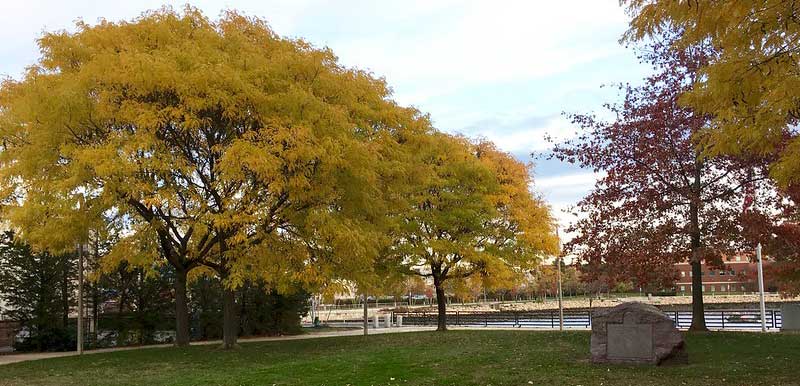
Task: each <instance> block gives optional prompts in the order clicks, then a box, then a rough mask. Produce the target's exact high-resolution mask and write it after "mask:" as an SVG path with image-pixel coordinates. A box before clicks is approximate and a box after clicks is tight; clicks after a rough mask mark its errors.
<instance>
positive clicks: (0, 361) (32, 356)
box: [0, 326, 435, 366]
mask: <svg viewBox="0 0 800 386" xmlns="http://www.w3.org/2000/svg"><path fill="white" fill-rule="evenodd" d="M434 329H435V327H419V326H411V327H391V328H378V329H373V328H370V329H369V334H370V335H379V334H394V333H401V332H416V331H432V330H434ZM363 334H364V330H361V329H353V330H344V331H330V332H318V333H316V332H311V333H308V334H302V335H287V336H271V337H259V338H240V339H239V340H238V341H239V343H248V342H273V341H274V342H279V341H284V340H300V339H317V338H330V337H336V336H358V335H363ZM214 344H217V345H218V344H222V341H221V340H208V341H201V342H192V343H191V345H192V346H205V345H214ZM159 347H173V345H172V344H155V345H149V346H132V347H117V348H103V349H96V350H87V351H84V352H83V354H84V355H90V354H102V353H108V352H116V351H129V350H141V349H148V348H159ZM76 355H78V353H77V351H66V352H45V353H26V354H12V355H0V366H2V365H7V364H11V363H17V362H25V361H34V360H39V359H48V358H60V357H70V356H76Z"/></svg>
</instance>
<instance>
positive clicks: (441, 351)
mask: <svg viewBox="0 0 800 386" xmlns="http://www.w3.org/2000/svg"><path fill="white" fill-rule="evenodd" d="M687 344H688V350H689V360H690V364H689V365H684V366H674V367H649V366H608V365H603V366H599V365H593V364H591V363H589V362H588V357H589V355H588V351H589V333H588V332H565V333H559V332H542V331H530V330H528V331H526V330H516V331H508V330H506V331H489V330H483V331H481V330H469V331H464V330H460V331H448V332H447V333H444V334H440V333H436V332H417V333H399V334H385V335H375V336H369V337H366V338H365V337H363V336H350V337H334V338H318V339H308V340H295V341H279V342H259V343H244V344H242V345H241V347H240V348H239V349H237V350H235V351H229V352H225V351H220V350H219V349H218V348H216V347H214V346H194V347H189V348H183V349H178V348H154V349H142V350H133V351H121V352H114V353H105V354H93V355H87V356H84V357H66V358H55V359H47V360H39V361H31V362H23V363H17V364H12V365H5V366H0V385H2V386H10V385H59V386H62V385H146V386H159V385H175V386H178V385H226V386H227V385H230V386H234V385H236V386H239V385H259V386H260V385H266V386H270V385H351V386H361V385H364V386H370V385H376V386H377V385H409V386H411V385H438V386H445V385H458V386H464V385H484V386H485V385H493V386H501V385H521V386H525V385H531V384H532V385H573V386H574V385H583V386H589V385H604V386H609V385H636V386H639V385H709V386H710V385H748V386H755V385H800V371H799V370H798V368H800V366H798V365H800V335H787V334H776V333H771V334H757V333H732V332H724V333H723V332H715V333H706V334H688V336H687ZM796 366H798V367H796Z"/></svg>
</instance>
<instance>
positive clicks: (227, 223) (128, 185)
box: [0, 6, 429, 347]
mask: <svg viewBox="0 0 800 386" xmlns="http://www.w3.org/2000/svg"><path fill="white" fill-rule="evenodd" d="M76 27H77V28H76V32H64V31H62V32H52V33H46V34H45V35H44V36H43V37H42V38H41V39H40V40H39V46H40V49H41V54H42V56H41V59H40V60H39V61H38V62H37V63H35V64H33V65H32V66H31V67H29V69H28V70H27V72H26V73H25V75H24V77H23V78H22V79H19V80H14V79H7V80H5V81H4V82H3V83H2V86H0V131H1V133H0V134H1V135H2V139H3V149H2V150H3V151H2V153H0V173H1V175H0V176H1V178H2V184H3V186H2V188H3V193H4V198H5V199H6V203H7V204H8V205H6V206H5V215H6V216H8V218H9V219H10V220H11V222H12V224H13V225H14V226H15V227H16V228H18V229H20V231H21V235H22V236H23V237H25V238H27V239H28V240H30V241H31V242H32V243H33V244H34V245H36V246H38V247H40V248H48V249H66V248H70V247H71V246H72V245H74V243H75V242H77V241H81V240H84V239H85V238H86V237H85V236H84V234H85V233H86V231H83V230H85V229H90V228H93V227H94V228H97V227H99V226H100V225H101V224H98V223H102V221H103V216H106V218H108V217H109V216H110V217H112V218H115V219H116V220H115V221H119V222H121V223H124V224H125V230H124V231H121V235H122V238H121V240H120V241H119V242H118V243H117V244H116V245H115V246H114V247H113V248H112V249H111V251H110V252H109V254H108V256H106V257H105V259H106V262H105V263H106V264H105V266H107V267H113V266H114V265H115V263H117V262H119V261H122V260H127V261H128V262H129V263H133V264H138V265H153V264H169V265H170V266H171V267H172V269H173V270H174V272H175V276H176V280H175V287H174V296H175V300H176V312H175V316H176V332H177V334H176V343H177V344H178V345H186V344H188V342H189V319H188V312H187V299H186V284H187V283H186V281H187V278H188V277H190V276H189V274H190V272H197V270H201V271H203V272H213V273H214V274H216V275H218V276H219V277H220V278H221V279H222V280H223V283H224V285H225V293H224V296H223V299H224V300H223V304H224V307H225V311H224V328H223V335H224V339H223V340H224V346H225V347H231V346H233V345H234V344H235V342H236V336H237V333H238V321H237V319H236V315H235V303H234V302H235V300H234V296H233V290H234V289H235V288H236V287H237V286H238V285H240V284H241V283H242V282H243V281H244V280H246V279H253V280H263V281H266V282H267V283H269V284H270V285H272V286H273V288H284V287H289V286H290V284H296V283H298V282H299V283H301V284H305V285H307V286H309V287H311V288H312V289H313V288H315V287H319V286H323V285H326V284H327V283H330V282H332V281H336V280H350V281H354V282H358V281H359V280H364V281H371V280H373V278H374V276H375V272H374V269H372V267H373V264H372V263H373V260H374V258H375V256H377V255H378V254H379V250H380V248H382V246H383V245H385V237H383V236H382V235H384V234H385V232H384V231H383V230H382V227H383V226H384V223H385V220H384V219H385V218H386V216H385V215H384V212H385V211H386V210H387V209H389V208H391V207H393V206H397V205H401V204H400V203H401V202H402V197H401V195H398V194H396V192H395V190H394V189H393V186H396V185H397V184H398V183H400V182H402V181H403V177H402V176H403V175H404V173H406V172H408V170H410V169H409V168H408V166H406V164H407V163H408V162H407V161H406V160H407V159H408V154H406V153H405V151H404V150H403V148H404V147H403V146H401V144H402V143H403V142H405V141H407V140H408V138H413V137H414V136H416V135H424V134H425V133H426V132H427V131H428V130H429V122H428V119H427V117H425V116H421V115H420V114H419V113H418V111H416V110H414V109H410V108H403V107H400V106H398V105H396V104H395V103H394V102H393V101H392V100H391V95H390V90H389V88H388V87H387V85H386V84H385V82H384V81H383V80H382V79H376V78H375V77H373V76H372V75H371V74H369V73H366V72H364V71H360V70H357V69H351V68H346V67H343V66H342V65H340V64H339V63H338V62H337V58H336V57H335V56H334V55H333V53H332V52H330V50H328V49H320V48H315V47H313V46H311V45H310V44H308V43H307V42H305V41H303V40H298V39H288V38H282V37H280V36H278V35H276V34H275V33H274V32H273V31H272V30H271V29H270V28H269V27H268V25H267V24H266V22H265V21H263V20H261V19H258V18H252V17H245V16H243V15H241V14H239V13H236V12H232V11H231V12H226V13H224V14H223V15H222V16H221V17H220V18H219V19H218V20H210V19H208V18H206V17H205V16H204V15H202V13H201V12H200V11H198V10H197V9H194V8H191V7H188V6H187V7H186V8H185V9H184V10H183V11H181V12H178V11H175V10H173V9H171V8H162V9H160V10H157V11H151V12H146V13H144V14H142V16H140V17H138V18H136V19H134V20H131V21H122V22H108V21H100V22H99V23H98V24H96V25H89V24H86V23H83V22H78V23H77V26H76Z"/></svg>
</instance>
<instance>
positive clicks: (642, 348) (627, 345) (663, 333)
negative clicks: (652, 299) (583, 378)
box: [591, 302, 688, 365]
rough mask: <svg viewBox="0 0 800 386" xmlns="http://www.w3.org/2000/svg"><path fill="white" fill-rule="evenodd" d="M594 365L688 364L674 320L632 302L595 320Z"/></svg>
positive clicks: (608, 311) (592, 345)
mask: <svg viewBox="0 0 800 386" xmlns="http://www.w3.org/2000/svg"><path fill="white" fill-rule="evenodd" d="M591 353H592V362H594V363H645V364H655V365H660V364H665V363H686V362H687V360H688V357H687V355H686V350H685V348H684V341H683V335H682V334H681V332H680V331H678V329H677V328H675V326H674V324H673V322H672V319H670V318H669V317H667V316H666V315H664V313H663V312H661V310H659V309H658V308H656V307H654V306H651V305H649V304H644V303H638V302H630V303H622V304H620V305H618V306H616V307H613V308H609V309H605V310H600V311H597V312H596V313H595V314H594V316H593V317H592V340H591Z"/></svg>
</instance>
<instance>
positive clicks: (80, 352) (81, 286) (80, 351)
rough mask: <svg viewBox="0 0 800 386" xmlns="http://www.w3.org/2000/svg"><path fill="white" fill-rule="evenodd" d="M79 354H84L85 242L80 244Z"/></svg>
mask: <svg viewBox="0 0 800 386" xmlns="http://www.w3.org/2000/svg"><path fill="white" fill-rule="evenodd" d="M77 338H78V355H83V244H80V243H79V244H78V337H77Z"/></svg>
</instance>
